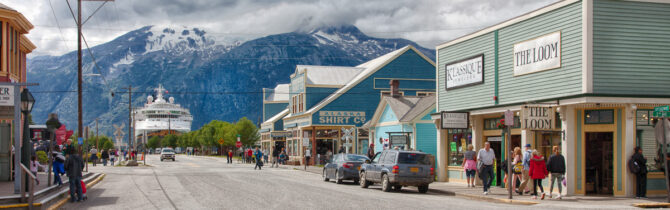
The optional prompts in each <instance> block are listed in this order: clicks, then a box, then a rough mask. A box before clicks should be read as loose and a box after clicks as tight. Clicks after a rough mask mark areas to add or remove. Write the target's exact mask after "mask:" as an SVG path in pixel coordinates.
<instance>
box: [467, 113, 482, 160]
mask: <svg viewBox="0 0 670 210" xmlns="http://www.w3.org/2000/svg"><path fill="white" fill-rule="evenodd" d="M470 128H471V130H472V146H473V147H474V149H473V150H474V151H479V149H481V148H483V147H484V145H483V143H484V142H483V139H484V118H483V117H482V116H470Z"/></svg>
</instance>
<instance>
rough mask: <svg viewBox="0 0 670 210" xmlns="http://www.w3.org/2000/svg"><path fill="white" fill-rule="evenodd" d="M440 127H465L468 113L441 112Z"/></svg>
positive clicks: (466, 126)
mask: <svg viewBox="0 0 670 210" xmlns="http://www.w3.org/2000/svg"><path fill="white" fill-rule="evenodd" d="M441 118H442V119H441V121H442V129H467V128H468V122H469V113H467V112H442V117H441Z"/></svg>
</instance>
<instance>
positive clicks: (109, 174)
mask: <svg viewBox="0 0 670 210" xmlns="http://www.w3.org/2000/svg"><path fill="white" fill-rule="evenodd" d="M147 164H148V165H150V166H151V167H110V166H107V167H102V166H101V165H98V166H97V167H92V166H91V165H89V170H90V171H95V172H103V173H105V174H106V177H105V178H104V180H103V181H102V182H100V183H99V184H97V185H96V186H94V187H92V188H91V189H89V191H88V193H87V195H88V197H89V199H88V201H85V202H81V203H67V204H65V205H64V206H62V208H64V209H112V208H114V209H130V208H132V209H260V208H263V209H445V208H447V209H461V208H473V207H474V208H477V207H483V206H487V208H490V207H493V208H502V209H518V208H519V207H524V208H528V207H529V206H516V205H508V204H498V203H489V202H484V201H477V200H466V199H463V198H460V197H454V196H447V195H442V194H437V193H433V192H429V193H427V194H419V193H418V192H417V191H416V188H414V187H407V188H403V190H402V192H400V193H385V192H382V191H381V189H380V186H379V185H375V186H371V187H370V189H362V188H360V187H359V186H358V185H354V184H353V183H351V182H345V184H342V185H336V184H334V183H333V182H324V181H322V180H321V176H320V175H318V174H314V173H308V172H304V171H299V170H294V169H282V168H278V169H277V168H263V170H261V171H258V170H253V165H251V164H237V163H235V164H226V163H225V159H224V158H215V157H201V156H184V155H180V156H177V161H176V162H172V161H165V162H160V161H159V159H158V156H157V155H150V156H148V158H147Z"/></svg>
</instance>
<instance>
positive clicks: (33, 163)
mask: <svg viewBox="0 0 670 210" xmlns="http://www.w3.org/2000/svg"><path fill="white" fill-rule="evenodd" d="M40 167H42V168H44V166H42V164H40V162H39V161H37V156H35V155H33V156H32V157H30V173H33V175H35V184H37V185H39V184H40V179H37V171H38V170H39V168H40ZM47 185H48V183H47Z"/></svg>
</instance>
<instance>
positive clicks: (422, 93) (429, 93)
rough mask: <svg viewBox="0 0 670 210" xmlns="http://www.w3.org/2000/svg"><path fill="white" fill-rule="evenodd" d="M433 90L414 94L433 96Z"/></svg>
mask: <svg viewBox="0 0 670 210" xmlns="http://www.w3.org/2000/svg"><path fill="white" fill-rule="evenodd" d="M434 95H435V92H416V96H434Z"/></svg>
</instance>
